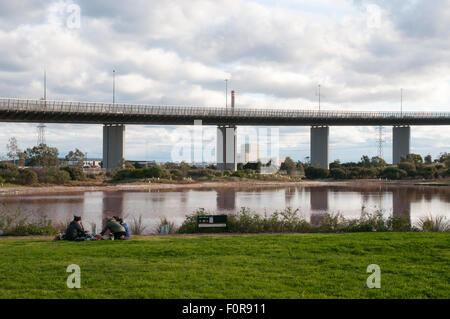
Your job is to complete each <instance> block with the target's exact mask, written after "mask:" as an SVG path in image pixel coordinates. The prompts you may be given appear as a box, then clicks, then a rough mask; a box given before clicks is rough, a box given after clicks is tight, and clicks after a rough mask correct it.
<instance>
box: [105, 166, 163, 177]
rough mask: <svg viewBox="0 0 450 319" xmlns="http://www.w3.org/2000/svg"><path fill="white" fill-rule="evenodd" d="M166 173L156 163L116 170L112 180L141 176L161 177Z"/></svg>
mask: <svg viewBox="0 0 450 319" xmlns="http://www.w3.org/2000/svg"><path fill="white" fill-rule="evenodd" d="M165 175H166V172H165V171H164V170H163V169H162V168H161V167H160V166H158V165H154V166H152V167H145V168H138V169H135V168H125V169H120V170H117V171H116V173H115V175H114V177H113V180H114V181H122V180H127V179H142V178H161V177H163V176H165Z"/></svg>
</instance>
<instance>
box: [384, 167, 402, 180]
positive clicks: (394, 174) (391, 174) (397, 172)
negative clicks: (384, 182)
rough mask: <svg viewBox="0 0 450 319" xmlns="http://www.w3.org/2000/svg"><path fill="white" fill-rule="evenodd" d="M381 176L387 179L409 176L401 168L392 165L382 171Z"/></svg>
mask: <svg viewBox="0 0 450 319" xmlns="http://www.w3.org/2000/svg"><path fill="white" fill-rule="evenodd" d="M381 176H382V177H384V178H387V179H401V178H404V177H406V176H408V173H406V172H405V171H404V170H402V169H400V168H397V167H393V166H390V167H386V168H385V169H384V170H383V171H382V172H381Z"/></svg>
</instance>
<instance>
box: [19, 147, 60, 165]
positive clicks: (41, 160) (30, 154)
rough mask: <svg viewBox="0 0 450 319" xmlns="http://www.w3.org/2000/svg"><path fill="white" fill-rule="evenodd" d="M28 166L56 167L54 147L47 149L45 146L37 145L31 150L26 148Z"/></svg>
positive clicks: (56, 155)
mask: <svg viewBox="0 0 450 319" xmlns="http://www.w3.org/2000/svg"><path fill="white" fill-rule="evenodd" d="M25 155H26V158H27V160H28V164H29V165H31V166H44V167H51V166H58V165H59V160H58V155H59V152H58V149H57V148H56V147H49V146H47V145H46V144H39V145H38V146H34V147H33V148H27V150H26V151H25Z"/></svg>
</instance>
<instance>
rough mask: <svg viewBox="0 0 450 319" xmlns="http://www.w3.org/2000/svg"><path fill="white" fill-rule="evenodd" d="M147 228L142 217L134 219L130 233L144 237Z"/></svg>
mask: <svg viewBox="0 0 450 319" xmlns="http://www.w3.org/2000/svg"><path fill="white" fill-rule="evenodd" d="M145 228H147V227H146V226H145V225H144V222H143V220H142V215H139V217H133V218H132V219H131V223H130V232H131V234H133V235H142V234H143V233H144V230H145Z"/></svg>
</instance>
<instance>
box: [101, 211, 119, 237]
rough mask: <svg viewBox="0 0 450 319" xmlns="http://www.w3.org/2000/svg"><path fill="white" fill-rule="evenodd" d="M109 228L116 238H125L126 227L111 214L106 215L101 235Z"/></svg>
mask: <svg viewBox="0 0 450 319" xmlns="http://www.w3.org/2000/svg"><path fill="white" fill-rule="evenodd" d="M107 230H109V231H110V232H111V233H112V234H113V235H114V239H125V228H124V227H123V226H122V225H121V224H120V223H119V222H118V221H117V220H115V219H114V218H113V217H111V216H108V217H106V224H105V227H103V230H102V232H101V233H100V235H102V236H103V235H104V234H105V233H106V231H107Z"/></svg>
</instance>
